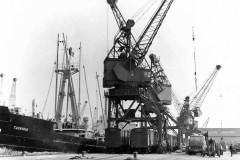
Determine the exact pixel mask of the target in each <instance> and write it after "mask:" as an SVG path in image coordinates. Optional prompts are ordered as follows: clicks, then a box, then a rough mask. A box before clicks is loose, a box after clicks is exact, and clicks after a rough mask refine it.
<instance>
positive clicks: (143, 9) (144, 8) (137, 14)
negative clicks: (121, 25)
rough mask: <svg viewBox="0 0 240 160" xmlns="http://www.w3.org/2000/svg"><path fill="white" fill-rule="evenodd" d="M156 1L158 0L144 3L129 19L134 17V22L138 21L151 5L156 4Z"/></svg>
mask: <svg viewBox="0 0 240 160" xmlns="http://www.w3.org/2000/svg"><path fill="white" fill-rule="evenodd" d="M157 1H158V0H154V1H151V2H150V3H149V2H146V3H144V4H143V6H142V7H141V8H139V9H138V10H137V11H136V12H135V14H134V15H133V16H132V18H131V19H135V22H138V21H139V20H140V19H141V18H142V17H143V16H144V15H145V14H146V13H147V12H148V11H149V10H150V9H151V8H152V6H153V5H154V4H156V2H157Z"/></svg>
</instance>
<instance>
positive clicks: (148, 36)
mask: <svg viewBox="0 0 240 160" xmlns="http://www.w3.org/2000/svg"><path fill="white" fill-rule="evenodd" d="M173 1H174V0H163V1H162V2H161V4H160V7H159V8H158V10H157V11H156V13H155V14H154V15H153V17H152V18H151V19H150V21H149V23H148V25H147V26H146V28H145V29H144V31H143V33H142V34H141V35H140V36H139V38H138V40H137V43H136V45H135V47H134V49H133V53H132V56H133V57H134V60H135V63H136V65H137V66H139V65H140V64H141V63H142V61H143V59H144V57H145V55H146V54H147V52H148V50H149V48H150V46H151V44H152V42H153V39H154V38H155V36H156V34H157V32H158V30H159V28H160V27H161V25H162V22H163V20H164V18H165V16H166V14H167V12H168V10H169V8H170V7H171V5H172V2H173Z"/></svg>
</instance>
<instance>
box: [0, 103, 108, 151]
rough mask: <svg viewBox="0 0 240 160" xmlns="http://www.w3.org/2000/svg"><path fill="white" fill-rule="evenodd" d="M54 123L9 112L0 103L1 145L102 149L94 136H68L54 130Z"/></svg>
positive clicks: (45, 148) (10, 146) (47, 149)
mask: <svg viewBox="0 0 240 160" xmlns="http://www.w3.org/2000/svg"><path fill="white" fill-rule="evenodd" d="M53 127H54V122H52V121H48V120H43V119H38V118H34V117H28V116H24V115H19V114H13V113H10V112H9V109H8V107H5V106H0V145H1V146H4V147H7V148H11V149H14V150H22V151H51V152H75V153H77V152H81V151H82V150H90V151H91V152H99V151H103V149H104V145H103V144H102V143H98V142H97V140H95V139H86V138H83V137H76V136H73V135H67V134H64V133H61V132H55V131H54V130H53Z"/></svg>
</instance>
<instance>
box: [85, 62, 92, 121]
mask: <svg viewBox="0 0 240 160" xmlns="http://www.w3.org/2000/svg"><path fill="white" fill-rule="evenodd" d="M83 71H84V78H85V85H86V90H87V97H88V105H89V109H90V116H91V121H92V126H93V115H92V107H91V103H90V97H89V92H88V85H87V77H86V70H85V66H84V65H83Z"/></svg>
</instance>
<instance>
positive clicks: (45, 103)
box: [42, 66, 55, 113]
mask: <svg viewBox="0 0 240 160" xmlns="http://www.w3.org/2000/svg"><path fill="white" fill-rule="evenodd" d="M54 68H55V66H54V67H53V70H52V75H51V80H50V84H49V87H48V91H47V97H46V99H45V102H44V105H43V109H42V113H43V112H44V110H45V108H46V105H47V101H48V97H49V93H50V89H51V86H52V80H53V76H54Z"/></svg>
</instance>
